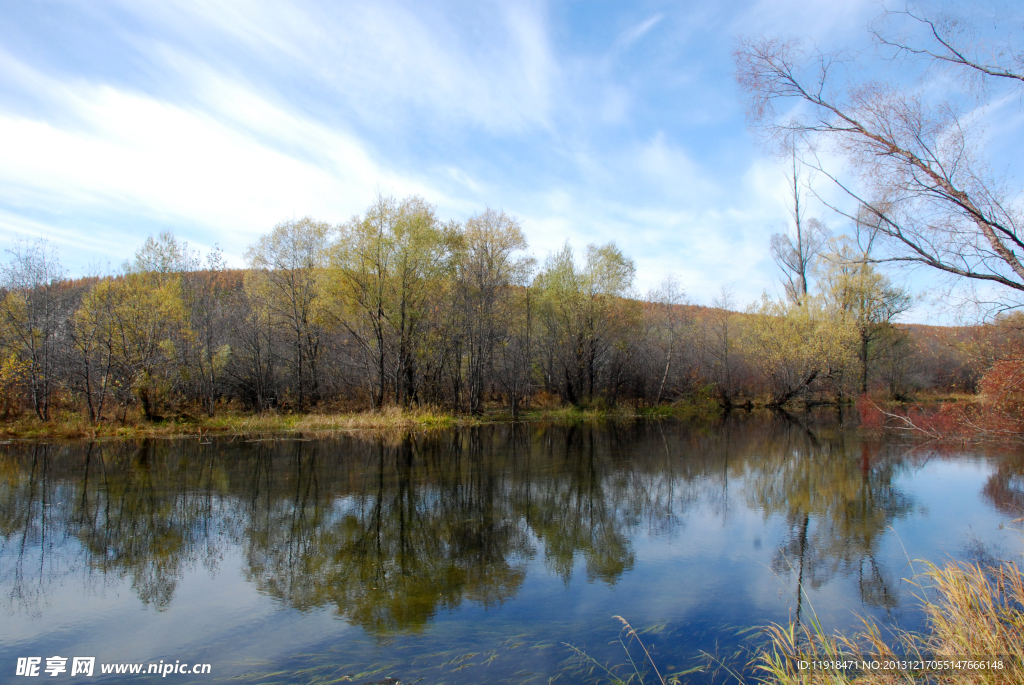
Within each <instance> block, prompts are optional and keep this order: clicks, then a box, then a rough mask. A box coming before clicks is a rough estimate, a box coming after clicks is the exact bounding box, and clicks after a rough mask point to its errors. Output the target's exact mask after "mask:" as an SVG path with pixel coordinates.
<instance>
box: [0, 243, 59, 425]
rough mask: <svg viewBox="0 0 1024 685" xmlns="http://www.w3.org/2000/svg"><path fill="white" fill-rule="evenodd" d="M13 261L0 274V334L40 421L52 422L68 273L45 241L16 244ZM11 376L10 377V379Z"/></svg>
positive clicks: (11, 252)
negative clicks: (51, 410)
mask: <svg viewBox="0 0 1024 685" xmlns="http://www.w3.org/2000/svg"><path fill="white" fill-rule="evenodd" d="M7 253H8V255H10V261H9V262H8V263H7V264H6V265H4V266H3V268H2V270H0V287H2V288H3V291H2V293H0V331H2V335H3V338H4V339H5V343H6V345H7V347H8V349H9V350H11V352H12V353H13V354H14V360H13V361H12V362H11V364H13V366H11V365H9V366H10V369H13V368H15V367H17V368H20V369H21V370H22V371H21V372H19V374H17V375H19V376H23V377H24V378H25V379H26V381H27V384H28V393H29V397H30V398H31V401H32V408H33V409H34V410H35V413H36V416H37V417H39V418H40V419H41V420H44V421H46V420H49V418H50V401H51V399H52V397H53V393H54V391H55V390H56V389H57V387H58V385H59V378H58V369H57V364H58V363H59V361H60V355H59V352H58V347H59V346H60V345H61V342H62V339H63V337H64V336H63V333H64V330H65V323H66V320H67V316H68V314H69V313H70V312H69V311H68V310H67V306H66V301H67V297H66V296H65V295H66V293H67V289H66V288H62V287H61V282H62V281H63V279H64V270H63V268H61V266H60V262H59V261H58V259H57V254H56V251H55V250H54V249H53V248H51V247H50V246H49V245H47V243H46V241H45V240H37V241H35V242H31V243H22V242H19V243H16V244H15V246H14V247H13V248H11V249H9V250H7ZM8 375H10V373H9V374H8Z"/></svg>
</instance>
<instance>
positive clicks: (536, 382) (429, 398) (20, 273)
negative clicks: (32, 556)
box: [0, 197, 1016, 434]
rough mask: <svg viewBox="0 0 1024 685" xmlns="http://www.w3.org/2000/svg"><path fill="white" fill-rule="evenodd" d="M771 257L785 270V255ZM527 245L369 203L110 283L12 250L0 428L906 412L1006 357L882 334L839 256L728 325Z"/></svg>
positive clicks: (849, 262)
mask: <svg viewBox="0 0 1024 685" xmlns="http://www.w3.org/2000/svg"><path fill="white" fill-rule="evenodd" d="M819 235H824V234H821V233H819ZM773 245H774V247H773V252H774V254H776V256H777V257H779V258H780V259H782V260H783V262H784V261H785V260H786V259H789V258H791V257H793V255H794V254H795V253H796V252H798V251H799V249H800V248H798V247H794V245H793V244H790V245H789V247H788V248H787V247H785V244H784V241H783V239H782V238H778V237H777V241H776V242H775V243H773ZM826 247H827V249H826ZM526 248H527V245H526V241H525V239H524V237H523V234H522V231H521V229H520V227H519V225H518V222H517V221H516V220H515V219H513V218H512V217H509V216H507V215H504V214H501V213H498V212H494V211H490V210H488V211H484V212H482V213H480V214H478V215H476V216H473V217H471V218H470V219H468V220H467V221H466V222H465V223H463V224H459V223H456V222H451V221H442V220H441V219H440V218H438V217H437V216H436V213H435V211H434V209H433V208H432V207H431V206H430V205H428V204H427V203H425V202H424V201H423V200H421V199H419V198H406V199H404V200H401V201H399V200H393V199H390V198H385V197H380V198H378V199H377V201H376V202H374V204H373V205H372V206H371V207H370V208H369V209H368V210H367V212H366V214H365V215H364V216H362V217H356V218H353V219H352V220H351V221H349V222H348V223H346V224H343V225H340V226H329V225H327V224H324V223H322V222H318V221H315V220H313V219H309V218H306V219H301V220H298V221H289V222H284V223H282V224H279V225H278V226H276V227H275V228H274V229H273V230H272V231H271V232H270V233H268V234H267V235H265V236H263V237H261V238H260V239H259V240H258V241H256V243H255V244H254V245H252V246H251V247H250V248H249V250H248V252H247V260H248V266H247V268H245V269H240V270H238V269H229V268H226V266H225V265H224V261H223V258H222V256H221V254H220V252H219V251H218V250H213V251H212V252H210V253H209V254H207V255H205V257H202V258H201V256H200V255H199V254H198V253H197V252H195V251H193V250H191V249H190V248H189V246H188V245H187V244H185V243H183V242H182V241H180V240H178V239H177V238H176V237H175V236H174V235H172V234H170V233H163V234H161V235H160V236H156V237H150V238H149V239H148V240H146V242H145V243H144V244H143V245H142V246H141V247H140V248H139V249H138V251H137V252H136V255H135V258H134V260H132V261H130V262H127V263H125V264H124V265H123V266H122V268H121V269H120V270H119V272H118V273H116V274H113V275H108V276H103V277H92V278H85V279H77V280H71V279H68V278H66V277H65V273H64V271H63V269H62V268H61V267H60V264H59V261H58V256H57V254H56V253H55V251H53V250H52V249H50V248H48V247H47V245H46V244H45V243H42V242H36V243H19V244H17V245H16V246H15V247H14V248H13V249H12V250H9V256H8V260H7V262H6V264H5V265H4V266H3V269H2V275H3V285H4V289H3V292H2V298H0V360H2V363H0V414H2V417H3V419H4V423H5V426H6V430H7V432H8V433H9V434H35V433H40V434H42V433H46V432H47V430H48V429H47V426H51V428H50V429H49V430H50V431H51V432H60V431H61V430H63V431H65V432H68V433H69V434H74V433H76V432H78V433H88V431H90V430H91V431H94V432H96V431H99V432H100V433H103V432H110V431H113V432H116V431H117V430H119V429H121V428H125V429H129V430H139V429H140V427H143V428H145V429H146V430H161V428H160V427H161V426H162V427H163V428H162V429H163V430H166V431H169V432H172V433H173V432H176V431H178V430H181V429H182V427H187V426H193V427H199V428H202V429H208V428H218V427H219V426H220V423H222V422H221V421H219V420H215V419H216V417H218V416H219V415H224V417H225V420H229V422H230V421H236V422H237V421H240V420H242V419H241V417H245V416H255V415H260V416H262V417H264V418H261V419H259V420H256V419H246V420H250V421H253V422H256V423H260V422H262V423H264V424H266V425H271V424H274V425H276V424H281V425H286V424H287V425H292V424H295V423H296V422H301V421H306V422H312V423H317V424H318V425H330V424H331V423H332V421H333V423H334V424H336V425H338V426H345V425H366V426H371V425H373V426H376V425H385V424H388V425H390V424H392V423H394V421H395V417H396V416H399V415H400V416H402V417H407V418H402V419H401V420H400V421H399V422H400V423H407V424H408V425H418V424H419V423H421V419H420V418H416V417H418V416H420V415H431V416H438V417H441V416H443V417H444V419H443V421H448V422H455V421H456V420H457V417H459V416H464V417H476V419H475V420H481V417H487V416H489V417H491V418H495V417H501V418H506V417H507V418H513V419H515V418H520V417H521V415H522V413H523V412H524V411H526V412H532V413H534V415H536V412H541V413H552V412H555V413H557V412H563V413H580V412H584V413H586V412H591V413H598V414H599V413H602V412H612V413H615V412H622V413H625V414H627V415H639V414H646V413H652V412H653V413H655V414H657V413H658V412H659V411H661V410H658V409H657V407H672V406H675V407H677V408H679V407H683V408H685V409H684V411H691V410H692V408H693V407H698V408H704V407H707V406H708V405H709V404H712V405H717V406H719V407H724V408H729V407H736V406H746V407H751V406H755V405H767V406H783V405H792V404H797V403H803V404H813V403H820V402H836V401H840V402H842V401H848V400H849V399H850V398H852V397H855V396H857V395H859V394H864V393H871V394H874V395H876V396H877V397H879V398H881V399H892V400H905V399H907V398H909V397H912V396H915V395H922V394H924V395H927V394H929V393H934V394H949V393H951V392H960V393H966V394H968V395H970V394H972V393H974V392H976V391H977V390H978V389H979V388H984V387H987V386H986V385H985V383H987V382H988V381H984V382H982V379H983V378H989V377H988V376H985V375H984V372H985V370H986V368H991V369H992V370H993V372H999V373H1002V372H1003V371H1004V369H1005V365H1006V362H1005V357H999V353H1000V351H1001V350H1003V349H1005V347H1006V346H1007V345H1008V344H1010V342H1009V341H1012V340H1014V339H1016V338H1015V335H1016V333H1015V331H1016V328H1015V327H1014V325H1012V324H1013V323H1015V320H1010V319H1005V320H1004V321H1003V323H1004V324H1006V325H1002V326H987V327H974V328H939V327H927V326H905V325H899V324H898V323H896V322H895V321H894V318H895V317H896V316H897V315H898V314H899V313H900V312H902V311H903V310H905V309H906V307H907V306H909V297H908V296H907V295H906V294H905V293H904V292H903V291H902V290H900V289H899V288H896V287H895V286H893V285H892V283H891V282H890V281H889V280H888V279H887V278H885V277H884V276H882V275H881V274H880V273H879V272H878V271H877V270H876V269H875V268H874V267H873V266H872V265H871V264H869V263H867V262H866V261H865V259H864V255H863V254H860V253H857V252H856V251H855V250H854V249H853V246H852V245H851V244H850V243H849V242H844V241H840V240H831V241H828V242H827V246H826V244H825V243H824V242H823V243H822V247H821V250H820V254H819V255H816V256H815V257H814V259H813V260H810V261H809V262H807V263H808V264H810V266H809V267H808V266H807V265H806V264H805V266H804V267H803V268H805V269H806V268H812V267H813V268H814V270H815V273H817V274H819V278H817V279H816V286H815V287H814V288H812V289H809V290H808V289H807V282H808V280H809V279H808V278H807V277H805V276H799V277H798V278H799V279H800V280H799V282H800V283H801V284H802V285H800V287H799V288H790V289H789V290H790V291H791V292H790V295H789V297H787V298H786V299H773V298H770V297H768V296H767V295H766V296H765V297H764V298H763V299H762V300H761V301H760V302H758V303H756V304H754V305H752V306H750V307H748V308H746V309H745V310H744V311H736V305H735V304H734V303H733V302H732V301H731V300H730V298H729V297H728V294H727V293H726V294H724V295H723V297H722V298H720V299H719V300H718V301H716V302H715V303H714V305H713V306H711V307H697V306H693V305H691V304H688V303H687V301H686V299H685V296H684V293H683V292H682V290H681V288H680V287H679V285H678V283H677V282H676V281H674V280H673V279H671V278H670V279H667V280H666V281H665V282H664V283H663V284H662V285H661V286H660V287H659V288H656V289H654V290H652V291H651V292H650V293H648V294H647V295H645V296H641V295H639V294H638V293H637V292H636V290H635V287H634V278H635V268H634V265H633V262H632V260H631V259H630V258H629V257H628V256H627V255H625V254H623V252H622V251H621V250H620V249H618V248H617V247H616V246H615V245H614V244H607V245H590V246H588V247H587V248H586V250H585V251H584V252H583V254H582V255H577V254H576V253H575V252H574V251H573V249H572V248H571V247H570V246H569V245H568V244H567V245H566V246H565V247H564V248H562V249H561V250H559V251H557V252H556V253H554V254H551V255H549V256H548V257H547V258H546V259H545V260H544V261H543V263H541V264H535V263H534V262H533V261H531V260H530V259H529V258H527V257H525V256H523V255H524V253H525V250H526ZM786 249H788V250H790V252H788V253H787V252H786ZM997 358H998V359H1003V360H1004V361H1002V362H1000V364H1002V365H993V360H995V359H997ZM979 383H980V385H979ZM1014 406H1015V405H1014ZM388 408H400V409H401V410H402V412H400V413H399V414H395V413H393V412H391V413H389V412H386V411H385V410H386V409H388ZM666 411H669V412H670V411H671V409H669V410H666ZM360 412H370V413H374V414H376V415H377V417H376V418H368V417H362V418H355V415H356V414H359V413H360ZM274 415H278V418H273V416H274ZM295 415H309V416H308V417H307V418H305V419H301V420H300V419H296V418H294V417H295ZM331 416H333V417H334V418H333V419H330V418H325V417H331ZM286 417H290V418H286ZM317 417H319V418H317ZM440 420H441V419H438V421H440ZM458 420H462V419H458ZM465 420H472V419H465ZM430 421H431V422H433V421H434V420H433V419H431V420H430ZM60 426H63V427H64V428H59V427H60Z"/></svg>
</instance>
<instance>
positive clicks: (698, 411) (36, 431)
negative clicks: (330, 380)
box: [0, 402, 723, 441]
mask: <svg viewBox="0 0 1024 685" xmlns="http://www.w3.org/2000/svg"><path fill="white" fill-rule="evenodd" d="M722 413H723V410H722V409H721V408H720V407H718V405H717V404H715V403H706V402H705V403H697V402H688V403H679V404H677V405H671V406H670V405H663V406H659V407H649V408H642V409H637V408H634V407H620V408H615V409H598V408H588V409H579V408H577V407H555V408H544V409H532V410H529V411H522V412H520V413H519V416H518V418H516V419H514V420H513V418H512V414H511V412H508V411H500V410H492V411H488V412H484V413H483V414H480V415H470V414H457V413H455V412H449V411H442V410H435V409H400V408H397V407H388V408H385V409H383V410H381V411H357V412H315V411H314V412H307V413H301V414H300V413H294V414H290V413H289V414H284V413H281V414H278V413H265V414H247V413H241V412H231V411H225V412H223V413H221V414H218V415H216V416H213V417H206V416H200V417H195V416H189V415H183V416H177V417H171V418H168V419H165V420H162V421H155V422H150V421H146V420H145V419H142V418H141V417H129V418H128V419H127V420H126V421H124V422H121V421H119V420H112V421H105V422H104V423H101V424H96V425H93V424H90V423H89V422H88V421H87V420H85V419H83V417H82V416H81V415H79V414H77V413H70V412H69V413H67V414H63V415H60V416H58V417H56V418H54V419H51V420H50V421H40V420H39V419H38V418H36V417H34V416H31V417H30V416H27V415H22V416H21V417H18V418H16V419H8V420H6V421H0V440H2V441H13V440H19V441H22V440H24V441H32V440H97V439H133V438H200V439H202V438H205V437H207V436H209V437H214V436H218V437H229V436H241V435H280V436H282V437H288V436H296V435H298V436H303V435H329V434H333V433H351V432H367V433H390V432H394V431H402V432H407V431H430V430H445V429H450V428H466V427H474V426H488V425H499V424H508V423H541V422H543V423H563V424H572V423H588V422H600V421H642V420H652V419H665V418H681V419H692V418H703V419H710V418H713V417H716V416H720V415H721V414H722Z"/></svg>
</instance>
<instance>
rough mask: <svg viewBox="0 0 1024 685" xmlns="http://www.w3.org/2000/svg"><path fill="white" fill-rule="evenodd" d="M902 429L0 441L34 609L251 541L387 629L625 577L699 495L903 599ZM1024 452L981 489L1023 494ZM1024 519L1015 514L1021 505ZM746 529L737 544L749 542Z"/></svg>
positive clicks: (14, 571)
mask: <svg viewBox="0 0 1024 685" xmlns="http://www.w3.org/2000/svg"><path fill="white" fill-rule="evenodd" d="M915 463H916V461H915V457H914V456H912V455H911V456H907V451H906V449H904V448H899V447H898V446H890V445H883V444H873V443H869V442H864V441H860V440H858V439H856V438H855V437H854V435H853V434H852V433H851V432H850V431H848V430H844V429H843V426H842V425H841V424H834V425H831V426H829V427H827V428H822V427H820V426H816V425H811V424H806V423H802V422H801V421H800V420H796V419H791V420H786V419H779V418H777V417H760V418H759V417H752V418H747V419H745V420H736V419H725V420H723V421H722V422H721V423H719V424H716V425H703V426H697V427H693V426H686V425H682V424H677V423H663V424H642V425H635V426H629V427H615V426H610V427H608V426H606V427H601V428H595V427H571V428H565V427H552V426H538V425H529V426H522V425H520V426H494V427H485V428H477V429H472V430H464V431H458V432H450V433H441V434H437V435H407V436H404V437H401V438H389V439H357V438H337V439H331V440H315V441H303V440H289V441H279V440H266V441H249V442H244V441H238V440H236V441H229V440H220V441H215V442H214V443H213V444H199V443H197V442H194V441H191V442H182V441H162V440H150V441H142V442H138V443H117V442H105V443H94V444H88V445H86V444H82V445H78V444H74V445H70V444H68V445H41V444H38V445H10V446H8V447H7V449H6V451H5V452H4V453H3V455H2V456H0V535H2V544H3V548H2V551H0V574H2V577H0V585H2V586H3V588H4V590H5V591H6V593H7V608H8V611H13V612H15V613H21V612H28V613H32V612H38V611H41V607H43V606H44V605H45V596H46V594H47V592H48V589H49V588H50V587H52V586H53V585H54V584H55V583H75V582H80V583H83V584H84V585H86V586H88V585H90V584H97V583H98V584H102V583H105V582H108V581H109V580H111V579H127V580H129V581H130V584H131V587H132V588H133V590H134V592H135V594H136V595H137V596H138V598H139V599H140V600H141V601H142V602H144V603H146V604H148V605H150V606H153V607H155V608H157V609H162V608H166V607H168V606H170V605H172V603H173V602H174V601H175V591H176V588H177V587H178V584H179V582H180V580H181V579H182V578H183V577H184V575H185V574H186V573H190V572H192V571H195V570H196V569H199V568H202V569H206V570H208V571H209V572H211V573H216V571H217V564H218V560H219V559H220V558H221V555H222V554H224V551H225V549H226V548H228V547H229V546H230V547H234V548H237V549H241V550H244V558H245V566H244V574H245V579H246V580H247V581H248V582H249V583H252V584H253V586H255V587H256V588H258V590H259V591H260V592H261V593H264V594H265V595H267V596H269V597H272V598H274V599H275V600H276V601H278V602H280V603H281V604H282V605H283V606H285V607H289V608H293V609H297V610H299V611H308V610H313V609H320V608H329V609H331V610H333V611H334V612H336V614H337V615H338V616H339V617H342V618H344V619H345V620H347V621H349V622H351V623H352V624H355V625H358V626H361V627H362V628H363V629H365V630H366V631H368V632H369V633H371V634H374V635H387V634H393V633H396V632H416V631H420V630H422V629H423V628H424V626H426V625H427V624H429V623H430V621H431V619H432V617H434V616H435V615H436V614H437V613H438V612H439V611H443V610H447V609H454V608H456V607H459V606H461V605H463V604H465V603H473V604H477V605H482V606H484V607H494V606H497V605H500V604H502V603H504V602H506V601H508V600H509V599H511V598H513V597H515V596H516V595H517V593H519V592H520V591H521V589H522V588H523V586H524V583H525V581H526V576H527V570H528V564H529V561H530V560H531V559H532V558H534V557H539V558H540V559H542V560H543V562H544V565H545V566H546V568H547V569H548V570H549V572H550V573H552V574H555V575H557V576H558V577H560V578H562V579H563V580H564V581H565V582H566V583H569V581H570V579H571V578H572V577H573V574H574V573H576V572H579V571H580V570H582V572H583V573H585V574H586V579H587V580H588V581H591V582H594V583H599V584H604V585H613V584H615V583H617V582H619V581H620V579H621V578H622V577H623V575H624V574H626V573H628V572H630V570H631V569H633V568H634V567H635V565H636V563H637V561H636V554H637V552H636V549H635V541H636V539H637V537H638V534H639V533H644V534H653V535H655V536H677V535H678V534H679V533H680V532H681V531H683V530H684V529H685V526H686V525H687V522H688V517H689V515H690V513H691V512H693V511H695V510H699V511H701V512H704V513H711V514H712V515H715V516H719V517H722V518H723V519H724V518H728V517H729V516H730V515H731V513H730V512H731V511H733V510H734V509H736V508H737V507H743V508H746V509H753V510H755V511H758V512H760V513H761V514H762V516H763V517H764V518H765V519H773V518H778V519H781V520H784V521H785V523H786V525H785V527H784V530H785V532H784V534H783V535H782V537H780V538H779V539H776V540H765V541H764V544H765V545H768V546H771V547H772V548H774V549H776V550H777V552H776V553H775V556H774V558H773V562H772V565H773V569H774V570H775V571H776V572H777V573H779V574H780V575H782V576H786V577H791V578H792V579H793V582H794V583H795V585H796V587H795V591H794V595H793V598H794V603H795V606H796V610H797V618H798V619H799V618H800V616H801V612H802V611H803V608H802V597H803V592H802V591H801V590H802V589H803V588H805V587H810V588H817V587H820V586H822V585H823V584H825V583H828V582H829V581H830V580H831V579H832V578H834V577H835V576H836V575H845V576H853V577H855V578H856V579H857V584H858V588H859V592H860V596H861V601H862V602H863V603H864V604H865V605H867V606H872V607H881V608H884V609H893V608H895V607H896V606H898V604H899V602H900V597H899V593H898V591H897V589H896V586H895V585H894V583H893V580H892V578H893V574H892V571H891V570H890V569H886V568H885V567H884V564H883V563H881V562H880V561H879V556H878V549H879V544H880V541H881V539H882V537H883V536H884V535H885V532H886V529H887V527H889V526H891V525H892V523H893V522H894V521H896V520H898V519H900V518H902V517H906V516H908V515H909V514H910V513H912V512H913V511H914V507H915V504H914V501H913V498H912V497H911V496H910V495H908V494H907V493H905V492H902V491H901V490H900V488H899V487H898V483H897V481H898V477H899V476H900V474H901V473H903V472H904V471H906V469H908V468H911V467H913V466H914V465H915ZM1021 465H1022V462H1021V461H1020V460H1019V459H1018V460H1017V461H1014V462H1006V463H1003V464H1002V465H1000V466H999V467H998V469H997V470H996V472H995V473H994V474H993V475H992V477H991V479H990V481H989V485H988V486H987V487H986V489H985V496H986V497H989V498H990V499H991V500H992V502H993V503H994V504H995V506H997V507H999V508H1000V509H1001V510H1004V511H1006V512H1007V513H1008V514H1013V512H1020V511H1021V510H1022V508H1024V494H1022V492H1024V490H1022V488H1021V486H1020V483H1021V482H1022V479H1021V473H1022V468H1021ZM1017 515H1019V514H1017ZM737 544H738V542H737Z"/></svg>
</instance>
